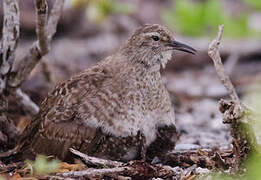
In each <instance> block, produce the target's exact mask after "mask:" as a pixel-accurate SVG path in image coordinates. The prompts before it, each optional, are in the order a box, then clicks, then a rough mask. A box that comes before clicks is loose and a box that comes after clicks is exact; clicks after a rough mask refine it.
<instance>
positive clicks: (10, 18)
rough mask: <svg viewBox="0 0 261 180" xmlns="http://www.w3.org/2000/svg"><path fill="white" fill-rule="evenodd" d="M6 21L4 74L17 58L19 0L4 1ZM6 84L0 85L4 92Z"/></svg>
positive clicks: (4, 30) (1, 71)
mask: <svg viewBox="0 0 261 180" xmlns="http://www.w3.org/2000/svg"><path fill="white" fill-rule="evenodd" d="M3 7H4V23H3V37H2V45H1V49H2V53H3V54H2V60H1V64H0V65H1V66H0V73H1V75H2V76H4V77H6V76H5V75H6V74H7V73H8V72H9V71H10V69H11V67H12V65H13V62H14V60H15V49H16V47H17V43H18V39H19V34H20V31H19V25H20V24H19V19H20V15H19V6H18V2H17V0H9V1H3ZM4 88H5V84H2V85H0V93H2V92H3V90H4Z"/></svg>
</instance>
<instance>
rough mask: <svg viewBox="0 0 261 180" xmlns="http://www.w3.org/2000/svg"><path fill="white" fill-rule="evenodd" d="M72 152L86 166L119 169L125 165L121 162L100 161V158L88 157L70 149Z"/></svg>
mask: <svg viewBox="0 0 261 180" xmlns="http://www.w3.org/2000/svg"><path fill="white" fill-rule="evenodd" d="M70 151H71V152H72V153H73V154H75V155H77V156H79V157H81V158H82V159H83V161H84V162H85V163H86V164H90V165H97V166H108V167H119V166H122V165H123V163H122V162H119V161H112V160H106V159H100V158H96V157H91V156H88V155H86V154H83V153H81V152H80V151H77V150H75V149H73V148H70Z"/></svg>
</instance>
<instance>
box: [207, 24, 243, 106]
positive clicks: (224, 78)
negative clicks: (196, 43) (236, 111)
mask: <svg viewBox="0 0 261 180" xmlns="http://www.w3.org/2000/svg"><path fill="white" fill-rule="evenodd" d="M223 28H224V26H223V25H221V26H219V32H218V36H217V38H216V39H214V40H213V41H212V42H211V43H210V44H209V50H208V55H209V56H210V58H211V59H212V60H213V62H214V65H215V67H216V71H217V74H218V77H219V79H220V80H221V82H222V84H223V85H224V86H225V87H226V89H227V91H228V93H229V96H230V97H231V99H232V100H233V101H235V102H237V103H238V104H240V102H239V98H238V95H237V93H236V90H235V88H234V86H233V84H232V83H231V81H230V79H229V77H228V75H227V74H226V73H225V69H224V67H223V64H222V61H221V57H220V54H219V45H220V41H221V38H222V33H223Z"/></svg>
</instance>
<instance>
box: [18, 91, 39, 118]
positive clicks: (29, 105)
mask: <svg viewBox="0 0 261 180" xmlns="http://www.w3.org/2000/svg"><path fill="white" fill-rule="evenodd" d="M14 96H15V97H16V100H17V102H18V104H21V105H22V107H23V108H24V109H25V110H26V111H28V112H29V113H30V114H33V115H36V114H37V113H38V112H39V107H38V106H37V105H36V104H35V103H34V102H33V101H32V100H31V99H30V97H29V96H28V95H27V94H25V93H24V92H23V91H22V90H21V89H20V88H17V89H15V92H14Z"/></svg>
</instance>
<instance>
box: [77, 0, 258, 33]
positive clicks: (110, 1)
mask: <svg viewBox="0 0 261 180" xmlns="http://www.w3.org/2000/svg"><path fill="white" fill-rule="evenodd" d="M162 1H164V0H162ZM233 3H234V4H238V6H240V7H239V9H237V10H233V8H232V9H231V8H230V7H226V6H227V4H226V1H222V0H173V3H172V7H164V8H161V18H162V20H163V22H164V23H166V24H167V25H168V26H170V27H172V28H173V29H175V30H176V31H178V32H179V33H180V34H183V35H185V36H203V35H205V36H208V35H214V34H215V33H216V27H217V26H218V25H219V24H224V25H225V27H226V31H225V33H224V35H225V36H227V37H232V38H236V37H256V36H259V35H260V34H261V27H260V26H261V25H260V22H257V21H255V20H254V21H252V19H259V20H260V19H261V15H260V13H261V1H260V0H237V1H234V2H233ZM73 6H74V7H75V8H79V7H83V6H85V7H86V15H87V17H88V18H89V19H91V20H92V21H93V22H96V23H101V22H102V21H104V20H105V19H106V17H108V16H109V15H111V14H114V13H118V14H119V13H120V14H130V13H135V4H134V3H131V1H124V2H122V1H120V0H74V1H73ZM260 21H261V20H260ZM256 23H259V24H256Z"/></svg>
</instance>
